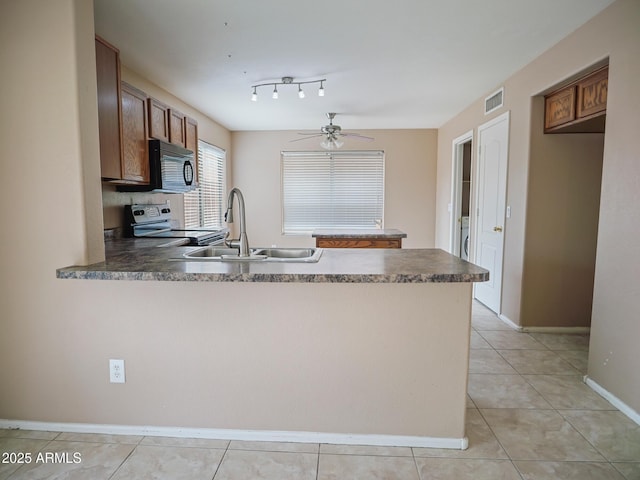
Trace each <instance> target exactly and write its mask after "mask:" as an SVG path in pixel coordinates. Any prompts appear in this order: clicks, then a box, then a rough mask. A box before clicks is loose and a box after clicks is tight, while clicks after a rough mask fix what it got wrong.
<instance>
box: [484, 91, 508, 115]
mask: <svg viewBox="0 0 640 480" xmlns="http://www.w3.org/2000/svg"><path fill="white" fill-rule="evenodd" d="M502 105H504V87H502V88H501V89H500V90H498V91H497V92H494V93H492V94H491V95H489V96H488V97H487V98H485V99H484V114H485V115H487V114H489V113H491V112H494V111H496V110H497V109H499V108H500V107H502Z"/></svg>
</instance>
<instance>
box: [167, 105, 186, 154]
mask: <svg viewBox="0 0 640 480" xmlns="http://www.w3.org/2000/svg"><path fill="white" fill-rule="evenodd" d="M169 142H170V143H173V144H174V145H180V146H181V147H184V146H185V144H186V132H185V121H184V115H183V114H182V113H180V112H179V111H178V110H175V109H173V108H170V109H169Z"/></svg>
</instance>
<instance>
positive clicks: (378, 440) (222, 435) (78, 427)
mask: <svg viewBox="0 0 640 480" xmlns="http://www.w3.org/2000/svg"><path fill="white" fill-rule="evenodd" d="M0 428H5V429H20V430H40V431H47V432H65V433H94V434H106V435H144V436H148V437H180V438H205V439H215V440H244V441H261V442H298V443H330V444H337V445H373V446H385V447H423V448H448V449H454V450H466V449H467V448H468V446H469V440H468V439H467V437H463V438H440V437H418V436H411V435H369V434H347V433H321V432H292V431H274V430H231V429H218V428H181V427H155V426H136V425H103V424H89V423H56V422H33V421H27V420H4V419H0Z"/></svg>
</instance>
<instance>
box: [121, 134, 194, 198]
mask: <svg viewBox="0 0 640 480" xmlns="http://www.w3.org/2000/svg"><path fill="white" fill-rule="evenodd" d="M149 175H150V182H149V185H144V186H143V185H121V186H118V190H119V191H127V192H132V191H134V192H149V191H151V192H164V193H184V192H189V191H191V190H194V189H195V188H196V187H197V186H198V185H197V183H196V172H195V161H194V154H193V152H192V151H191V150H187V149H186V148H183V147H181V146H179V145H174V144H172V143H167V142H163V141H162V140H149Z"/></svg>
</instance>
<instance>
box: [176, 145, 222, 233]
mask: <svg viewBox="0 0 640 480" xmlns="http://www.w3.org/2000/svg"><path fill="white" fill-rule="evenodd" d="M226 163H227V162H226V152H225V151H224V150H222V149H221V148H218V147H215V146H213V145H211V144H209V143H207V142H203V141H202V140H198V188H197V189H195V190H193V191H191V192H188V193H185V194H184V225H185V228H196V227H223V226H224V211H225V207H224V202H225V201H226V200H225V192H226V191H227V185H226Z"/></svg>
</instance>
